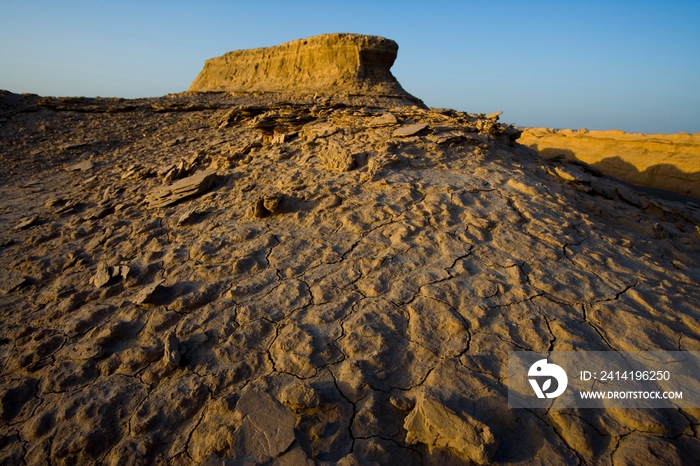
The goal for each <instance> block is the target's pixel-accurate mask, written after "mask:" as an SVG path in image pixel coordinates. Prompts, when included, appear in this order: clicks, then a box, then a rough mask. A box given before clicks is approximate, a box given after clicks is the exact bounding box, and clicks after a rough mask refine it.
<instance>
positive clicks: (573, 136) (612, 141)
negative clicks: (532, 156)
mask: <svg viewBox="0 0 700 466" xmlns="http://www.w3.org/2000/svg"><path fill="white" fill-rule="evenodd" d="M518 142H520V143H521V144H523V145H526V146H528V147H530V148H532V149H535V150H537V151H539V153H540V154H541V155H542V156H544V157H552V156H557V155H564V156H565V157H567V158H569V159H570V160H578V161H581V162H585V163H587V164H589V165H591V166H593V167H595V168H597V169H599V170H600V171H602V172H603V173H605V174H607V175H612V176H615V177H617V178H620V179H621V180H624V181H626V182H628V183H632V184H636V185H641V186H648V187H652V188H660V189H665V190H669V191H675V192H677V193H679V194H683V195H687V196H694V197H700V133H696V134H639V133H625V132H622V131H588V130H586V129H582V130H578V131H574V130H570V129H562V130H554V129H547V128H528V129H525V130H524V131H523V134H522V136H521V137H520V140H519V141H518Z"/></svg>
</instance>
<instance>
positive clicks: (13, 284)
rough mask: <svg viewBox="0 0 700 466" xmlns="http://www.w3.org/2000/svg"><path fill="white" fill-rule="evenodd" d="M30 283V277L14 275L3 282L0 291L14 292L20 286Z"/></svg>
mask: <svg viewBox="0 0 700 466" xmlns="http://www.w3.org/2000/svg"><path fill="white" fill-rule="evenodd" d="M29 283H30V280H29V277H24V276H13V277H10V278H9V279H8V280H7V281H6V282H4V283H3V284H2V287H1V288H0V291H2V292H3V293H5V294H8V293H12V292H13V291H17V290H19V289H20V288H22V287H24V286H26V285H28V284H29Z"/></svg>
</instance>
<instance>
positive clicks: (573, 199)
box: [0, 95, 700, 465]
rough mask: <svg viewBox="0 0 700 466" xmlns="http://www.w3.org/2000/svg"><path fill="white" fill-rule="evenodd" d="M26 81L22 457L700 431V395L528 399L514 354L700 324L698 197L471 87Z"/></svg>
mask: <svg viewBox="0 0 700 466" xmlns="http://www.w3.org/2000/svg"><path fill="white" fill-rule="evenodd" d="M10 97H12V96H10ZM13 98H14V100H12V101H10V100H11V99H10V98H9V97H7V96H5V97H4V99H5V101H6V102H5V106H4V107H3V110H4V114H3V118H2V119H0V133H1V137H0V149H1V150H2V161H3V167H2V168H1V170H2V173H1V175H0V176H1V177H2V186H0V196H1V199H2V206H1V207H2V212H1V213H0V223H1V225H2V228H1V230H0V264H1V267H2V269H1V270H2V272H1V274H2V276H1V279H2V280H0V281H1V283H0V285H2V287H3V291H4V294H1V295H0V302H1V303H2V304H1V319H2V325H1V326H0V332H1V333H0V364H1V369H0V370H1V374H2V375H1V378H0V395H1V397H2V399H1V401H2V406H1V409H2V410H1V411H0V426H1V427H0V457H1V458H2V462H3V464H57V465H58V464H109V465H117V464H153V463H155V464H175V465H176V464H256V463H269V464H314V463H316V464H336V463H337V464H343V465H352V464H372V462H376V463H378V464H470V463H477V464H486V463H490V464H545V463H546V464H615V465H617V464H620V465H621V464H660V463H664V464H688V463H689V462H692V461H693V460H694V459H695V458H697V457H698V455H699V454H700V442H699V441H698V424H699V423H700V411H698V410H689V409H678V410H634V409H631V410H621V409H620V410H616V409H608V410H590V409H588V410H576V409H569V410H549V411H547V410H525V409H519V410H514V409H510V408H509V407H508V405H507V382H508V381H507V372H506V363H507V357H508V352H509V351H513V350H533V351H540V352H546V351H550V350H560V351H561V350H620V351H635V350H657V349H663V350H694V351H697V350H700V321H699V319H700V308H699V306H698V303H700V290H699V288H698V279H699V277H700V269H699V268H698V262H699V255H698V252H699V248H698V231H697V230H696V225H700V212H699V211H698V210H697V209H695V208H694V207H693V206H691V205H685V204H679V203H672V202H667V201H660V200H655V199H652V198H648V197H644V196H642V195H638V194H636V193H634V192H633V191H631V190H630V189H628V188H626V187H624V186H622V185H619V184H617V183H615V182H614V181H611V180H609V179H606V178H602V177H599V176H598V175H597V174H595V173H592V172H590V171H588V170H587V169H586V168H585V167H582V166H578V165H571V164H568V162H566V161H564V160H560V161H555V162H545V161H543V160H542V159H540V158H539V157H538V156H537V155H536V154H535V153H534V152H532V151H530V150H529V149H526V148H524V147H522V146H519V145H517V144H513V143H512V141H510V138H511V137H512V131H511V132H510V133H509V129H508V128H506V127H504V126H501V125H500V124H498V123H496V122H495V118H493V117H492V118H490V119H489V118H486V117H483V116H476V115H467V114H464V113H460V112H455V111H449V110H437V109H432V110H425V109H420V108H417V107H396V108H391V109H386V108H385V109H382V108H369V107H359V106H342V105H321V104H319V105H316V106H300V105H292V104H288V105H285V104H278V105H268V106H265V105H258V106H244V105H239V104H240V102H239V101H236V99H234V98H233V97H230V96H229V97H227V96H224V95H218V96H213V97H212V96H197V95H194V96H192V95H180V96H169V97H164V98H161V99H151V100H137V101H123V100H108V99H97V100H95V99H40V98H38V97H35V96H23V97H20V96H14V97H13ZM387 112H391V115H387ZM394 118H395V119H394ZM417 123H425V124H427V127H425V128H422V129H421V126H409V125H415V124H417ZM397 129H400V130H401V131H399V132H397V133H394V132H395V131H396V130H397ZM416 131H418V132H416ZM412 133H414V134H412ZM401 134H404V135H403V136H401ZM509 134H510V136H509ZM88 157H90V163H88V164H83V165H81V168H82V169H83V171H81V170H79V169H78V168H79V167H72V168H75V171H67V170H65V169H64V168H65V167H70V166H72V165H74V164H77V163H79V162H81V161H84V159H87V158H88ZM90 165H92V168H90ZM206 169H216V170H217V171H216V178H215V179H214V182H213V185H212V186H211V187H209V188H208V189H207V190H205V191H203V192H201V193H198V194H195V195H193V196H192V197H190V198H187V199H183V200H181V201H180V202H178V203H175V204H173V205H169V206H166V207H155V206H153V205H152V204H154V203H155V201H153V196H152V193H154V192H155V191H156V190H157V189H158V188H160V187H162V186H164V179H167V180H168V182H167V183H166V184H165V185H166V186H167V185H168V183H172V182H174V180H175V179H177V178H183V177H185V178H186V176H188V175H192V174H194V173H201V172H202V171H204V170H206ZM156 204H157V203H156ZM222 458H232V459H231V460H223V459H222Z"/></svg>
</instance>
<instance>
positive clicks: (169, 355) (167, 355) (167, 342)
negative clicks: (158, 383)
mask: <svg viewBox="0 0 700 466" xmlns="http://www.w3.org/2000/svg"><path fill="white" fill-rule="evenodd" d="M163 346H164V353H163V362H164V363H165V364H166V365H167V366H170V367H177V366H179V365H180V359H181V358H182V356H181V355H180V351H179V349H178V341H177V336H175V332H170V333H168V335H167V336H166V337H165V338H163Z"/></svg>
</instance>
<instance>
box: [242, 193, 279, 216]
mask: <svg viewBox="0 0 700 466" xmlns="http://www.w3.org/2000/svg"><path fill="white" fill-rule="evenodd" d="M283 204H284V196H282V195H281V194H268V195H265V196H260V197H258V198H257V199H256V200H255V201H254V202H253V205H252V206H251V207H250V209H249V211H248V215H249V216H250V217H255V218H265V217H269V216H270V215H274V214H276V213H278V212H279V211H280V210H281V209H282V206H283Z"/></svg>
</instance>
